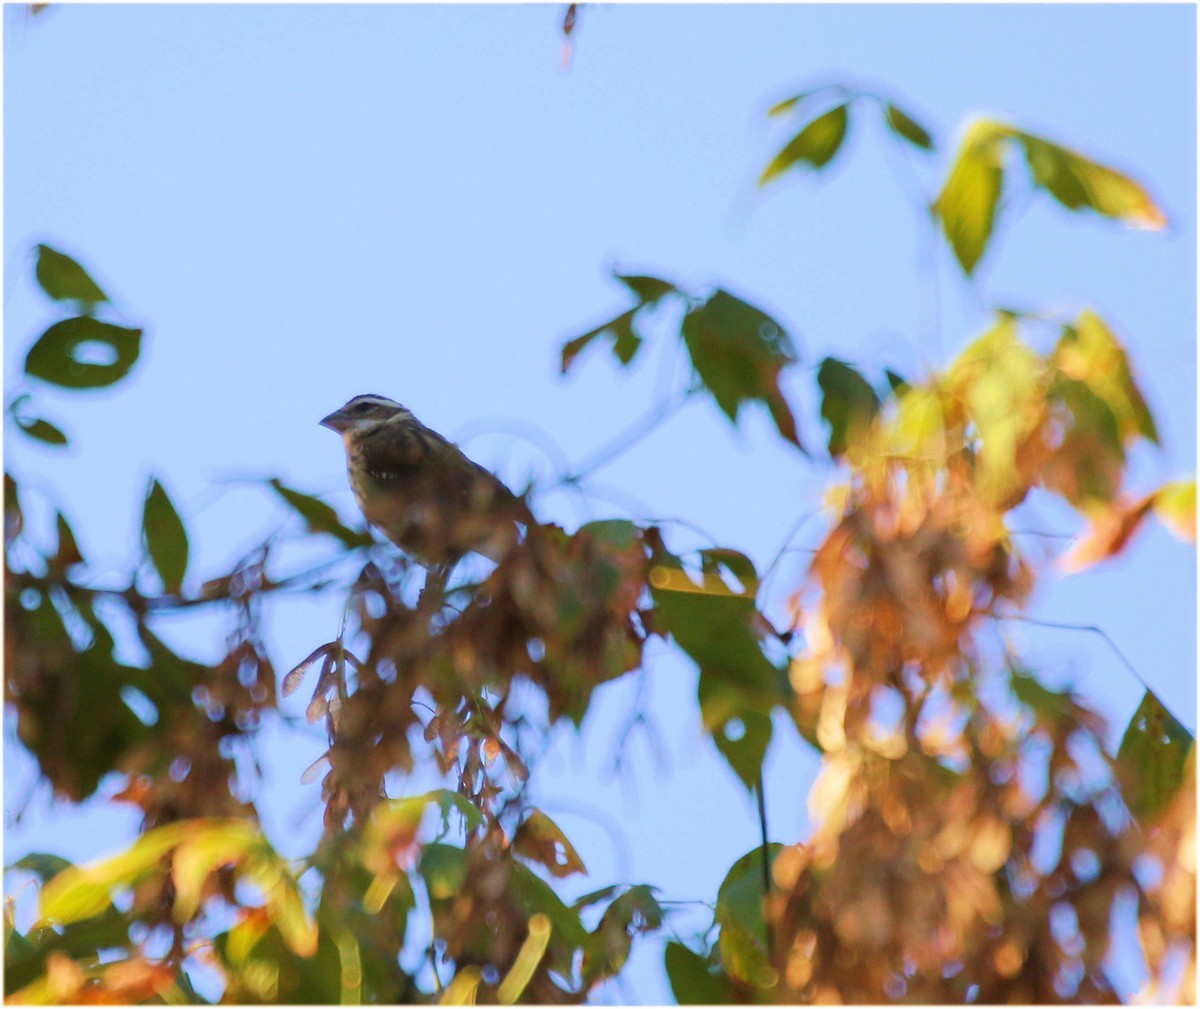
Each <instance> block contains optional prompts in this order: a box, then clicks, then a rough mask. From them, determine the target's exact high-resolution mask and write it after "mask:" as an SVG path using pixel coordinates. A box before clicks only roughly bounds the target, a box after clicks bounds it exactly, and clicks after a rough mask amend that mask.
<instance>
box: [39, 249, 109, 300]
mask: <svg viewBox="0 0 1200 1009" xmlns="http://www.w3.org/2000/svg"><path fill="white" fill-rule="evenodd" d="M36 275H37V282H38V284H39V285H40V286H41V288H42V290H43V291H45V292H46V293H47V294H48V295H49V296H50V297H51V298H53V299H54V300H55V301H82V302H84V303H86V304H88V305H95V304H98V303H99V302H102V301H108V296H107V295H106V294H105V293H104V292H103V291H102V290H100V285H99V284H97V283H96V282H95V281H94V280H92V278H91V277H90V276H88V272H87V270H85V269H84V268H83V267H82V266H80V265H79V264H78V263H77V262H76V261H75V260H74V259H72V258H71V257H70V256H68V255H66V254H65V253H62V252H59V251H58V250H57V249H52V248H50V246H48V245H39V246H38V247H37V267H36Z"/></svg>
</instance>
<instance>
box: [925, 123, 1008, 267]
mask: <svg viewBox="0 0 1200 1009" xmlns="http://www.w3.org/2000/svg"><path fill="white" fill-rule="evenodd" d="M1010 134H1011V130H1010V129H1009V128H1008V127H1006V126H1003V125H1002V124H999V123H994V122H991V121H990V120H986V119H984V120H978V121H976V122H975V123H973V124H972V125H971V127H970V128H969V129H968V131H967V134H966V136H965V137H964V138H963V142H962V146H961V147H960V148H959V151H958V157H957V158H956V159H955V161H954V164H953V166H952V167H951V169H950V174H949V176H947V178H946V183H945V185H944V186H943V187H942V192H941V194H940V195H939V196H938V198H937V200H936V201H935V202H934V204H933V207H932V210H933V213H934V214H935V215H936V216H937V217H938V218H939V219H940V220H941V222H942V229H943V230H944V231H945V233H946V238H947V239H948V240H949V242H950V247H951V248H952V249H953V250H954V254H955V256H957V257H958V261H959V263H960V264H962V268H963V270H964V271H965V272H966V273H968V274H970V273H971V272H972V271H973V270H974V269H975V266H976V265H977V264H978V263H979V260H980V259H981V258H982V256H983V253H984V251H985V250H986V249H987V244H988V240H989V239H990V238H991V236H992V227H993V225H994V224H995V220H996V206H997V204H998V203H999V202H1000V191H1001V188H1002V186H1003V184H1004V145H1005V142H1006V141H1007V139H1008V137H1009V136H1010Z"/></svg>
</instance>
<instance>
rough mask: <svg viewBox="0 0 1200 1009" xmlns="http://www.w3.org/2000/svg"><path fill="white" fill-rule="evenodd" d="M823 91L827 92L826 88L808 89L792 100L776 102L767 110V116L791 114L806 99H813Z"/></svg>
mask: <svg viewBox="0 0 1200 1009" xmlns="http://www.w3.org/2000/svg"><path fill="white" fill-rule="evenodd" d="M823 90H825V89H824V88H807V89H806V90H804V91H801V92H799V93H798V94H794V95H792V97H791V98H785V99H784V100H783V101H781V102H776V103H775V104H774V105H772V106H771V107H770V108H769V109H767V115H768V116H781V115H783V114H784V113H785V112H790V111H791V110H792V109H794V108H795V107H796V106H797V105H799V104H800V103H801V102H802V101H804V100H805V99H806V98H811V97H812V96H813V95H815V94H817V93H818V92H820V91H823Z"/></svg>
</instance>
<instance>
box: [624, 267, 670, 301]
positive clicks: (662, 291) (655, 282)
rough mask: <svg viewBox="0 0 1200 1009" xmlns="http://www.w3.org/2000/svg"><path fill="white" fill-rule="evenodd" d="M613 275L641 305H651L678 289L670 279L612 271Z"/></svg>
mask: <svg viewBox="0 0 1200 1009" xmlns="http://www.w3.org/2000/svg"><path fill="white" fill-rule="evenodd" d="M613 276H614V277H616V278H617V280H619V281H620V282H621V283H622V284H624V285H625V286H626V287H628V288H629V290H630V291H632V292H633V294H634V296H635V297H636V298H637V300H638V301H639V302H641V303H642V304H643V305H653V304H654V303H655V302H658V301H661V300H662V299H663V298H665V297H666V296H667V295H668V294H678V293H679V289H678V288H677V287H676V286H675V285H674V284H672V283H671V282H670V281H666V280H660V279H659V278H658V277H646V276H639V275H637V274H629V273H617V272H615V271H614V272H613Z"/></svg>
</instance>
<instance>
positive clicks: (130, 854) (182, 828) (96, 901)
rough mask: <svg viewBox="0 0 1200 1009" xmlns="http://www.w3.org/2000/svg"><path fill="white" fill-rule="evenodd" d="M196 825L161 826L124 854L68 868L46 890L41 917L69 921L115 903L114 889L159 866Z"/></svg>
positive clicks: (52, 922) (127, 885)
mask: <svg viewBox="0 0 1200 1009" xmlns="http://www.w3.org/2000/svg"><path fill="white" fill-rule="evenodd" d="M194 829H195V827H194V825H193V824H192V823H190V822H187V821H179V822H178V823H172V824H168V825H167V826H165V827H158V828H156V829H154V830H152V831H150V832H149V833H146V834H143V835H142V836H141V837H140V838H138V839H137V841H135V842H134V844H133V846H132V847H130V848H129V849H128V850H127V851H124V852H122V853H121V854H120V855H116V856H114V857H113V858H109V859H106V860H105V861H103V862H99V863H96V864H94V865H88V866H79V865H72V866H70V867H69V868H66V869H64V870H63V871H62V872H60V873H59V874H58V875H57V876H55V877H54V878H53V879H52V880H50V882H48V883H47V884H46V886H45V888H44V889H43V890H42V899H41V906H40V914H41V920H42V921H43V922H44V923H46V924H49V925H69V924H70V923H71V922H75V921H82V920H83V919H85V918H91V917H93V916H94V915H97V914H99V913H100V912H101V911H103V910H104V909H105V908H106V907H108V905H109V904H110V903H111V901H112V896H111V895H112V893H113V891H114V890H118V889H129V888H131V887H133V886H134V885H136V884H137V883H138V882H140V881H141V880H142V879H144V878H145V877H146V876H148V875H150V874H151V873H153V872H155V871H156V870H158V869H159V868H160V865H161V860H162V857H163V855H165V854H166V853H167V852H168V851H170V850H171V849H172V848H174V847H175V846H176V845H177V844H179V842H180V841H182V840H183V839H184V838H185V837H187V836H189V835H190V833H191V832H192V831H193V830H194Z"/></svg>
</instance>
